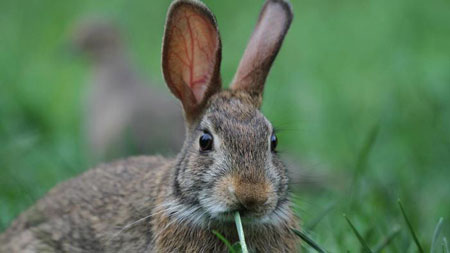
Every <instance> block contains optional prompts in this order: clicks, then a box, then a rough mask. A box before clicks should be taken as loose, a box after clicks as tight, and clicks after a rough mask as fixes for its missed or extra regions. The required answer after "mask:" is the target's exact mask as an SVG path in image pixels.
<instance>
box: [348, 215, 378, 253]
mask: <svg viewBox="0 0 450 253" xmlns="http://www.w3.org/2000/svg"><path fill="white" fill-rule="evenodd" d="M344 218H345V219H346V220H347V222H348V224H349V225H350V227H351V228H352V230H353V233H354V234H355V235H356V237H357V238H358V241H359V243H361V246H362V252H367V253H372V250H371V249H370V248H369V245H367V243H366V241H365V240H364V238H363V237H362V236H361V234H360V233H359V232H358V230H357V229H356V228H355V226H353V223H352V222H351V221H350V219H349V218H348V217H347V215H346V214H344Z"/></svg>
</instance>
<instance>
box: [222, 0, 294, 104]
mask: <svg viewBox="0 0 450 253" xmlns="http://www.w3.org/2000/svg"><path fill="white" fill-rule="evenodd" d="M292 17H293V14H292V8H291V5H290V4H289V2H288V0H266V3H265V4H264V6H263V8H262V10H261V12H260V14H259V19H258V23H257V24H256V27H255V30H254V31H253V34H252V36H251V38H250V41H249V42H248V44H247V48H246V49H245V52H244V55H243V56H242V59H241V62H240V63H239V67H238V69H237V72H236V75H235V76H234V80H233V82H232V84H231V88H232V89H234V90H245V91H247V92H248V93H250V94H252V95H256V98H258V99H256V104H255V105H256V106H257V107H260V106H261V101H262V94H263V89H264V83H265V81H266V77H267V74H268V73H269V71H270V67H271V66H272V63H273V61H274V60H275V57H276V56H277V54H278V51H279V50H280V47H281V44H282V43H283V39H284V37H285V36H286V33H287V31H288V29H289V26H290V25H291V22H292Z"/></svg>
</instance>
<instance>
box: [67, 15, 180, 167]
mask: <svg viewBox="0 0 450 253" xmlns="http://www.w3.org/2000/svg"><path fill="white" fill-rule="evenodd" d="M72 36H73V38H72V43H73V46H74V48H76V49H78V50H80V51H82V52H83V53H85V55H86V56H88V58H89V59H90V60H91V62H92V80H91V82H90V85H89V86H88V90H87V95H88V96H87V101H85V102H86V103H84V104H86V108H85V112H84V114H83V116H84V123H85V129H86V132H87V133H86V139H87V143H88V144H89V147H90V151H91V152H90V153H91V154H92V156H93V158H96V159H100V160H105V159H106V160H109V159H112V158H118V157H122V156H124V155H127V154H130V151H131V152H133V153H138V154H143V153H153V152H160V153H166V152H167V153H171V152H172V153H173V152H176V151H179V150H180V148H181V145H182V144H183V139H184V128H183V116H182V113H181V110H180V109H181V108H179V106H178V105H177V104H176V103H174V101H172V98H171V97H169V96H167V95H166V94H164V93H162V92H161V91H159V90H158V89H155V88H154V87H152V86H150V85H148V84H146V83H145V82H144V81H143V80H141V79H140V78H139V76H138V75H137V73H136V72H137V71H136V70H135V69H134V68H133V66H132V65H131V64H130V63H129V62H130V61H129V59H128V57H127V54H126V52H125V48H124V45H123V44H124V43H123V42H122V39H121V36H120V33H119V31H118V30H117V28H116V27H115V26H114V25H113V24H110V23H108V22H106V21H92V20H90V21H84V22H83V23H82V24H79V25H77V26H76V29H74V32H73V34H72Z"/></svg>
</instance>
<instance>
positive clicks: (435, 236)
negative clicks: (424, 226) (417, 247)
mask: <svg viewBox="0 0 450 253" xmlns="http://www.w3.org/2000/svg"><path fill="white" fill-rule="evenodd" d="M443 222H444V218H442V217H441V218H440V219H439V221H438V223H437V224H436V228H435V229H434V233H433V239H432V241H431V250H430V252H431V253H433V252H435V250H436V249H437V240H438V238H439V235H440V234H441V231H442V223H443Z"/></svg>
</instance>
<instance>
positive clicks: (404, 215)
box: [397, 199, 424, 253]
mask: <svg viewBox="0 0 450 253" xmlns="http://www.w3.org/2000/svg"><path fill="white" fill-rule="evenodd" d="M397 202H398V205H399V206H400V210H401V211H402V215H403V218H404V219H405V222H406V225H408V229H409V232H411V236H412V237H413V239H414V242H415V244H416V246H417V249H418V250H419V252H420V253H424V251H423V248H422V245H420V242H419V239H418V238H417V236H416V233H415V232H414V229H413V227H412V225H411V223H410V222H409V219H408V217H407V216H406V212H405V209H404V208H403V205H402V202H401V201H400V199H399V200H397Z"/></svg>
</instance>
